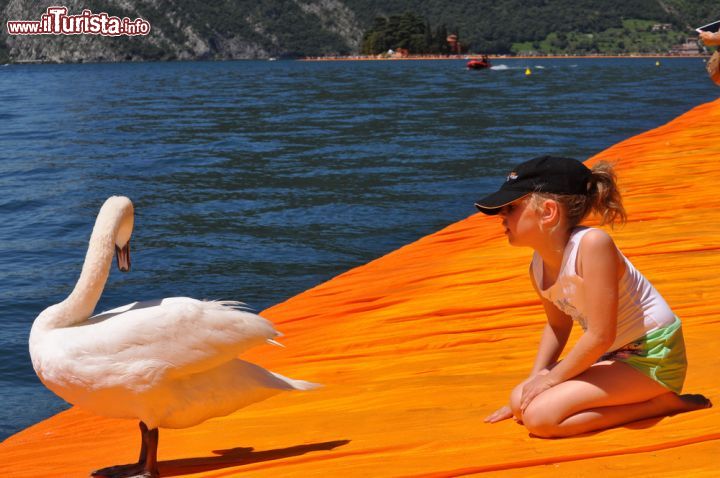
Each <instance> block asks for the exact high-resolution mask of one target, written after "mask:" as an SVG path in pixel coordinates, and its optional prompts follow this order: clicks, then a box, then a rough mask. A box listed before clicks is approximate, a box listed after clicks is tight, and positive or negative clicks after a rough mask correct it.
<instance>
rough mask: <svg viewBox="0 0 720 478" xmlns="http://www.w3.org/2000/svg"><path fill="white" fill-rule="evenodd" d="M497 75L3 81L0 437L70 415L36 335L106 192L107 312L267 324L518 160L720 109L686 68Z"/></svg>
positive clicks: (214, 66)
mask: <svg viewBox="0 0 720 478" xmlns="http://www.w3.org/2000/svg"><path fill="white" fill-rule="evenodd" d="M495 65H496V68H495V69H494V70H492V71H467V70H465V68H464V62H460V61H435V62H336V63H335V62H328V63H303V62H284V61H280V62H222V63H221V62H218V63H157V64H153V63H149V64H117V65H113V64H108V65H28V66H15V65H13V66H6V67H2V68H0V191H2V194H1V195H0V225H1V226H0V261H1V262H0V350H1V352H2V360H0V403H2V406H1V407H0V438H4V437H7V436H8V435H10V434H12V433H14V432H16V431H18V430H20V429H22V428H24V427H26V426H28V425H30V424H32V423H34V422H37V421H39V420H41V419H43V418H45V417H47V416H50V415H52V414H54V413H56V412H57V411H59V410H62V409H64V408H66V407H67V405H66V404H65V403H64V402H62V401H61V400H60V399H58V398H56V397H55V396H54V395H53V394H52V393H51V392H49V391H47V390H45V389H44V388H43V386H42V385H41V384H40V383H39V381H38V380H37V378H36V377H35V374H34V372H33V370H32V367H31V364H30V358H29V355H28V352H27V337H28V334H29V330H30V326H31V324H32V321H33V319H34V318H35V316H36V315H37V314H38V313H39V312H40V311H41V310H43V309H44V308H45V307H47V306H48V305H50V304H53V303H56V302H59V301H61V300H62V299H63V298H64V297H65V296H66V295H67V294H68V293H69V292H70V291H71V290H72V287H73V285H74V283H75V281H76V280H77V277H78V275H79V272H80V267H81V264H82V260H83V258H84V254H85V247H86V242H87V239H88V237H89V234H90V231H91V228H92V225H93V221H94V218H95V214H96V213H97V210H98V208H99V207H100V205H101V204H102V202H103V200H104V199H105V198H107V197H108V196H110V195H113V194H123V195H127V196H129V197H130V198H131V199H132V200H133V201H134V203H135V207H136V214H137V216H136V222H135V224H136V229H135V234H134V236H133V271H132V272H131V273H130V274H125V275H119V274H118V273H113V274H112V275H111V278H110V280H109V282H108V285H107V287H106V290H105V293H104V295H103V297H102V299H101V302H100V304H99V305H98V308H99V309H106V308H110V307H114V306H117V305H121V304H124V303H127V302H130V301H133V300H143V299H152V298H157V297H164V296H174V295H188V296H193V297H197V298H208V299H236V300H242V301H245V302H247V303H248V304H250V305H251V306H252V307H254V308H256V309H258V310H262V309H264V308H266V307H268V306H271V305H273V304H275V303H278V302H281V301H283V300H285V299H287V298H289V297H292V296H293V295H295V294H297V293H299V292H301V291H303V290H306V289H308V288H310V287H312V286H314V285H317V284H319V283H321V282H323V281H326V280H328V279H330V278H332V277H333V276H335V275H337V274H339V273H341V272H344V271H346V270H348V269H350V268H352V267H354V266H358V265H361V264H364V263H366V262H368V261H369V260H371V259H374V258H377V257H379V256H382V255H383V254H385V253H387V252H390V251H392V250H394V249H396V248H398V247H400V246H402V245H404V244H407V243H409V242H412V241H414V240H416V239H418V238H420V237H422V236H424V235H427V234H429V233H432V232H434V231H436V230H437V229H439V228H441V227H443V226H445V225H447V224H450V223H452V222H455V221H457V220H459V219H461V218H464V217H466V216H468V215H470V214H473V213H474V210H473V206H472V204H473V201H474V200H475V199H476V198H477V197H478V196H479V195H481V194H484V193H486V192H488V191H490V190H491V189H493V188H494V186H495V185H497V184H498V180H501V179H500V178H503V177H504V176H505V174H506V172H507V171H508V169H509V167H510V166H511V165H512V164H514V163H516V162H518V161H521V160H525V159H529V158H531V157H533V156H536V155H539V154H544V153H556V154H563V155H571V156H575V157H578V158H585V157H587V156H590V155H592V154H594V153H596V152H598V151H600V150H602V149H604V148H607V147H608V146H611V145H612V144H614V143H616V142H618V141H620V140H622V139H625V138H628V137H630V136H633V135H635V134H637V133H640V132H642V131H645V130H648V129H650V128H653V127H656V126H659V125H661V124H664V123H666V122H667V121H669V120H671V119H672V118H674V117H676V116H678V115H679V114H681V113H683V112H685V111H687V110H688V109H690V108H691V107H693V106H695V105H698V104H700V103H704V102H707V101H710V100H714V99H715V98H716V97H717V95H718V92H719V91H720V90H718V89H716V88H715V87H714V86H713V85H712V83H711V82H710V81H709V80H708V79H707V77H706V74H705V71H704V65H703V62H702V61H701V60H698V59H677V60H662V64H661V66H659V67H657V66H655V60H654V59H653V60H650V59H622V60H581V59H567V60H533V61H526V60H506V61H502V60H498V61H496V62H495ZM526 66H530V67H531V68H532V72H533V73H532V75H531V76H529V77H526V76H525V74H524V70H525V67H526Z"/></svg>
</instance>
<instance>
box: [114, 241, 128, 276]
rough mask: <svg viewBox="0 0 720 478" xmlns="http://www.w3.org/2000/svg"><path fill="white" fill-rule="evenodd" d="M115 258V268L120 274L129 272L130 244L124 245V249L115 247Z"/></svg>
mask: <svg viewBox="0 0 720 478" xmlns="http://www.w3.org/2000/svg"><path fill="white" fill-rule="evenodd" d="M115 257H117V266H118V269H120V272H127V271H129V270H130V242H128V243H127V244H125V247H123V248H120V247H118V246H115Z"/></svg>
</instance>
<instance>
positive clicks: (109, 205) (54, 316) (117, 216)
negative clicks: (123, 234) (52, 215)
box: [35, 198, 132, 329]
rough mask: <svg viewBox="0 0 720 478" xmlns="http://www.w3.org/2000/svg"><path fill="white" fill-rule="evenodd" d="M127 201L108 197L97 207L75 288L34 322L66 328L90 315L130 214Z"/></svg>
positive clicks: (44, 326)
mask: <svg viewBox="0 0 720 478" xmlns="http://www.w3.org/2000/svg"><path fill="white" fill-rule="evenodd" d="M123 199H124V198H123ZM127 202H128V204H130V206H129V208H128V207H125V205H124V204H118V201H115V202H112V201H110V200H108V201H107V202H106V203H105V204H104V205H103V207H102V208H101V209H100V213H99V214H98V217H97V220H96V221H95V227H94V228H93V232H92V235H91V236H90V243H89V245H88V250H87V254H86V255H85V262H84V264H83V267H82V272H81V273H80V278H79V279H78V281H77V284H76V285H75V288H74V289H73V291H72V293H71V294H70V295H69V296H68V298H67V299H65V300H64V301H62V302H60V303H59V304H56V305H54V306H52V307H50V308H48V309H46V310H45V311H44V312H43V313H42V314H40V316H38V318H37V319H36V324H35V325H37V326H38V327H41V328H43V329H55V328H60V327H69V326H72V325H75V324H78V323H80V322H83V321H85V320H86V319H87V318H88V317H90V316H91V315H92V313H93V311H94V310H95V306H96V305H97V303H98V300H100V296H101V295H102V291H103V289H104V288H105V282H107V278H108V275H109V274H110V266H111V265H112V261H113V255H114V253H115V242H116V236H117V234H118V229H119V228H120V224H121V223H122V221H123V220H124V219H125V216H126V215H127V214H128V211H129V214H132V204H131V203H130V202H129V200H128V201H127Z"/></svg>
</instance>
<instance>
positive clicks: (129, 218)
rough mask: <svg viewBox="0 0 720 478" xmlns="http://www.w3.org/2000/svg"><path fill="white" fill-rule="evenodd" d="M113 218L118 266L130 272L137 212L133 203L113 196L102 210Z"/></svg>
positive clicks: (124, 198) (121, 197)
mask: <svg viewBox="0 0 720 478" xmlns="http://www.w3.org/2000/svg"><path fill="white" fill-rule="evenodd" d="M104 211H107V214H108V215H109V216H110V217H111V220H112V222H113V223H114V225H115V228H114V230H115V238H114V240H115V255H116V257H117V266H118V269H120V270H121V271H122V272H127V271H129V270H130V236H132V231H133V223H134V221H135V210H134V208H133V204H132V201H130V199H128V198H126V197H124V196H112V197H111V198H108V200H107V201H105V204H103V207H102V209H101V215H102V214H103V212H104Z"/></svg>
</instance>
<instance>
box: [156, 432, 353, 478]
mask: <svg viewBox="0 0 720 478" xmlns="http://www.w3.org/2000/svg"><path fill="white" fill-rule="evenodd" d="M348 443H350V440H335V441H328V442H324V443H310V444H307V445H297V446H291V447H288V448H278V449H275V450H264V451H255V450H254V448H230V449H229V450H213V453H214V454H215V455H217V456H207V457H198V458H182V459H179V460H167V461H161V462H159V463H158V465H159V467H160V476H178V475H187V474H190V473H202V472H205V471H213V470H218V469H221V468H230V467H233V466H242V465H249V464H252V463H259V462H263V461H270V460H279V459H281V458H289V457H292V456H300V455H304V454H306V453H310V452H313V451H329V450H333V449H335V448H337V447H340V446H344V445H347V444H348Z"/></svg>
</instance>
